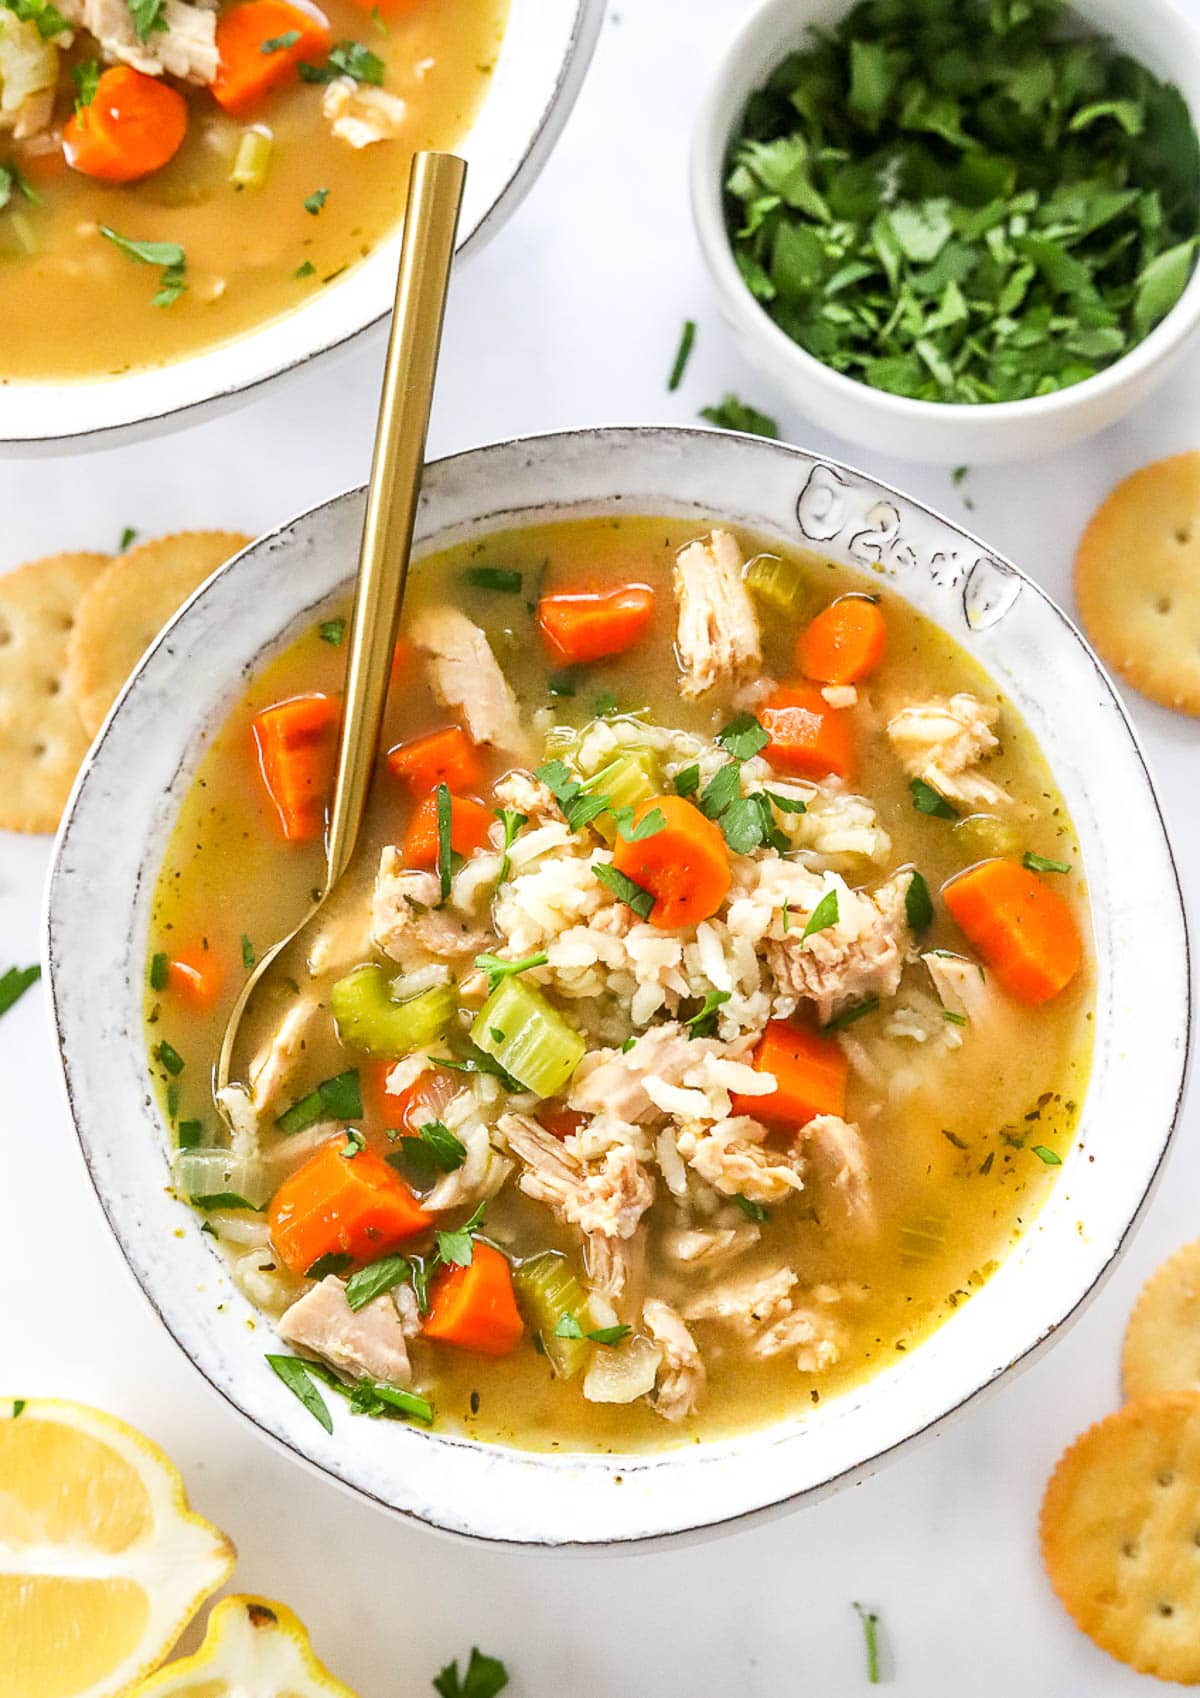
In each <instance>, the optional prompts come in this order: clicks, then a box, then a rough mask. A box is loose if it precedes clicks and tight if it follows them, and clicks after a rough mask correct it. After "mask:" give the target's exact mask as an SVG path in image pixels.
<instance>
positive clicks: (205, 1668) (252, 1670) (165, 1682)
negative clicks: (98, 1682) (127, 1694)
mask: <svg viewBox="0 0 1200 1698" xmlns="http://www.w3.org/2000/svg"><path fill="white" fill-rule="evenodd" d="M132 1698H355V1694H354V1693H353V1692H351V1690H350V1688H349V1687H348V1686H343V1685H342V1683H341V1681H340V1680H335V1679H334V1677H333V1676H332V1675H331V1674H330V1672H329V1670H328V1669H327V1668H324V1667H323V1666H322V1665H321V1664H320V1663H319V1662H318V1661H317V1659H316V1657H315V1656H314V1654H313V1648H312V1646H311V1645H310V1643H309V1639H308V1632H307V1630H306V1628H305V1626H304V1623H303V1622H302V1621H301V1620H300V1618H299V1617H298V1616H296V1615H294V1614H293V1613H292V1611H291V1610H289V1609H288V1608H287V1607H286V1605H284V1604H277V1603H275V1602H274V1600H273V1599H271V1598H249V1597H238V1598H222V1599H221V1602H220V1603H219V1604H218V1605H217V1606H216V1608H215V1609H214V1610H213V1612H212V1614H211V1616H209V1618H208V1632H207V1633H206V1634H205V1635H204V1643H203V1645H201V1647H200V1649H199V1650H198V1651H197V1652H196V1654H195V1656H194V1657H184V1658H182V1659H181V1660H180V1661H179V1662H177V1663H169V1664H168V1665H167V1667H166V1668H164V1669H159V1671H158V1673H157V1674H155V1675H151V1677H150V1679H149V1680H147V1681H146V1682H145V1683H144V1684H143V1685H141V1686H139V1687H138V1689H137V1691H136V1692H135V1693H134V1694H133V1695H132Z"/></svg>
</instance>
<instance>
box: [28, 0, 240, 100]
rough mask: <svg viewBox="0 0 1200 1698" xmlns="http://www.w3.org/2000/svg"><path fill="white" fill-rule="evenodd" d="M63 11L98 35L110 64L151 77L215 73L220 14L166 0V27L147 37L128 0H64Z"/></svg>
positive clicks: (204, 77) (208, 78)
mask: <svg viewBox="0 0 1200 1698" xmlns="http://www.w3.org/2000/svg"><path fill="white" fill-rule="evenodd" d="M58 9H59V11H60V12H61V13H62V14H63V16H64V17H65V18H66V19H67V21H68V22H69V23H72V24H77V25H78V26H79V27H80V28H81V29H85V30H87V31H88V33H89V34H90V35H93V36H95V38H96V42H97V45H98V47H99V50H100V57H101V58H102V59H104V60H105V61H106V62H107V63H108V64H110V65H111V64H114V63H119V64H123V65H132V66H133V68H134V70H135V71H144V72H145V73H146V75H147V76H150V77H161V76H170V77H179V78H180V79H181V80H182V81H183V82H189V83H211V82H212V80H213V78H214V77H215V76H216V74H217V15H216V12H215V11H213V10H211V9H210V8H208V7H206V6H193V5H189V4H188V3H187V0H163V9H162V13H161V16H162V21H163V23H164V25H165V26H166V27H165V28H164V29H161V30H159V29H155V30H151V32H150V35H149V36H148V38H147V39H146V40H145V41H142V40H140V39H139V37H138V34H137V31H136V30H135V29H134V27H133V17H132V15H131V13H130V11H129V8H128V6H127V5H126V4H125V0H62V4H61V5H60V6H59V8H58Z"/></svg>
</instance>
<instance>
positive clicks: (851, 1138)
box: [800, 1114, 875, 1228]
mask: <svg viewBox="0 0 1200 1698" xmlns="http://www.w3.org/2000/svg"><path fill="white" fill-rule="evenodd" d="M800 1140H801V1144H802V1147H803V1148H804V1150H805V1151H806V1152H808V1153H810V1154H811V1155H812V1157H813V1159H814V1164H815V1166H816V1168H817V1170H818V1175H819V1178H820V1182H821V1188H822V1195H823V1196H825V1195H828V1194H830V1193H832V1194H833V1195H834V1196H835V1197H836V1198H837V1199H838V1200H839V1201H840V1202H841V1204H842V1206H843V1208H844V1209H845V1211H846V1213H847V1214H848V1215H849V1216H850V1217H851V1219H852V1220H853V1221H854V1222H855V1223H856V1224H857V1225H859V1226H861V1227H863V1228H870V1227H873V1226H874V1224H875V1204H874V1200H873V1198H872V1194H871V1170H870V1167H869V1165H868V1162H867V1148H866V1144H865V1142H864V1140H863V1136H862V1133H861V1132H860V1131H859V1129H858V1127H857V1126H854V1125H851V1123H850V1122H849V1121H846V1120H842V1119H840V1118H839V1117H838V1116H837V1115H836V1114H818V1115H817V1116H816V1117H815V1118H814V1119H813V1120H810V1121H809V1122H808V1124H807V1126H804V1127H802V1128H801V1132H800Z"/></svg>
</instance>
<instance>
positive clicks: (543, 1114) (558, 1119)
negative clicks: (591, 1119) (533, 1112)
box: [537, 1098, 587, 1138]
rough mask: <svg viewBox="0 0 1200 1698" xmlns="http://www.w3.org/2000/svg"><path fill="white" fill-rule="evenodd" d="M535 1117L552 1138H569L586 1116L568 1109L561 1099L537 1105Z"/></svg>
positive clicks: (575, 1110) (576, 1110)
mask: <svg viewBox="0 0 1200 1698" xmlns="http://www.w3.org/2000/svg"><path fill="white" fill-rule="evenodd" d="M537 1117H538V1119H539V1121H540V1122H541V1123H542V1125H543V1126H544V1127H545V1128H546V1130H547V1132H549V1134H550V1136H551V1137H552V1138H570V1137H572V1136H573V1135H574V1134H575V1133H576V1132H578V1130H579V1128H580V1127H581V1126H582V1125H583V1124H584V1122H585V1121H586V1120H587V1115H586V1114H580V1113H579V1111H578V1109H574V1108H568V1107H567V1105H566V1103H564V1102H563V1101H562V1100H561V1098H555V1099H553V1100H552V1101H548V1102H543V1103H539V1104H538V1111H537Z"/></svg>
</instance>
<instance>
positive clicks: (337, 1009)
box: [329, 967, 457, 1061]
mask: <svg viewBox="0 0 1200 1698" xmlns="http://www.w3.org/2000/svg"><path fill="white" fill-rule="evenodd" d="M329 1005H330V1007H331V1008H332V1010H333V1017H334V1019H335V1020H336V1021H337V1029H338V1036H339V1038H341V1040H342V1042H343V1043H344V1044H346V1045H347V1046H348V1047H349V1048H350V1049H354V1050H358V1051H359V1052H360V1053H361V1054H362V1055H370V1056H374V1057H375V1058H376V1059H377V1060H380V1061H393V1060H396V1059H398V1058H399V1057H400V1056H404V1055H408V1054H409V1053H410V1051H412V1050H414V1049H425V1048H426V1047H427V1046H428V1045H429V1044H434V1043H437V1041H438V1039H439V1038H441V1037H444V1036H445V1033H446V1028H447V1027H448V1026H449V1024H450V1022H451V1020H452V1019H453V1018H454V1010H455V1008H456V1006H457V1003H456V1000H455V995H454V987H453V986H452V985H434V986H433V987H432V988H431V989H430V990H427V991H422V992H421V994H420V995H419V996H410V997H408V998H407V1000H406V1001H404V1002H397V1001H396V1000H395V998H394V997H393V996H392V992H391V986H390V985H389V983H388V976H387V974H386V973H385V972H384V970H383V968H382V967H356V968H355V969H354V971H353V972H352V973H347V975H346V977H345V978H344V979H339V980H338V981H337V983H336V984H335V985H334V987H333V989H332V990H331V991H330V993H329Z"/></svg>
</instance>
